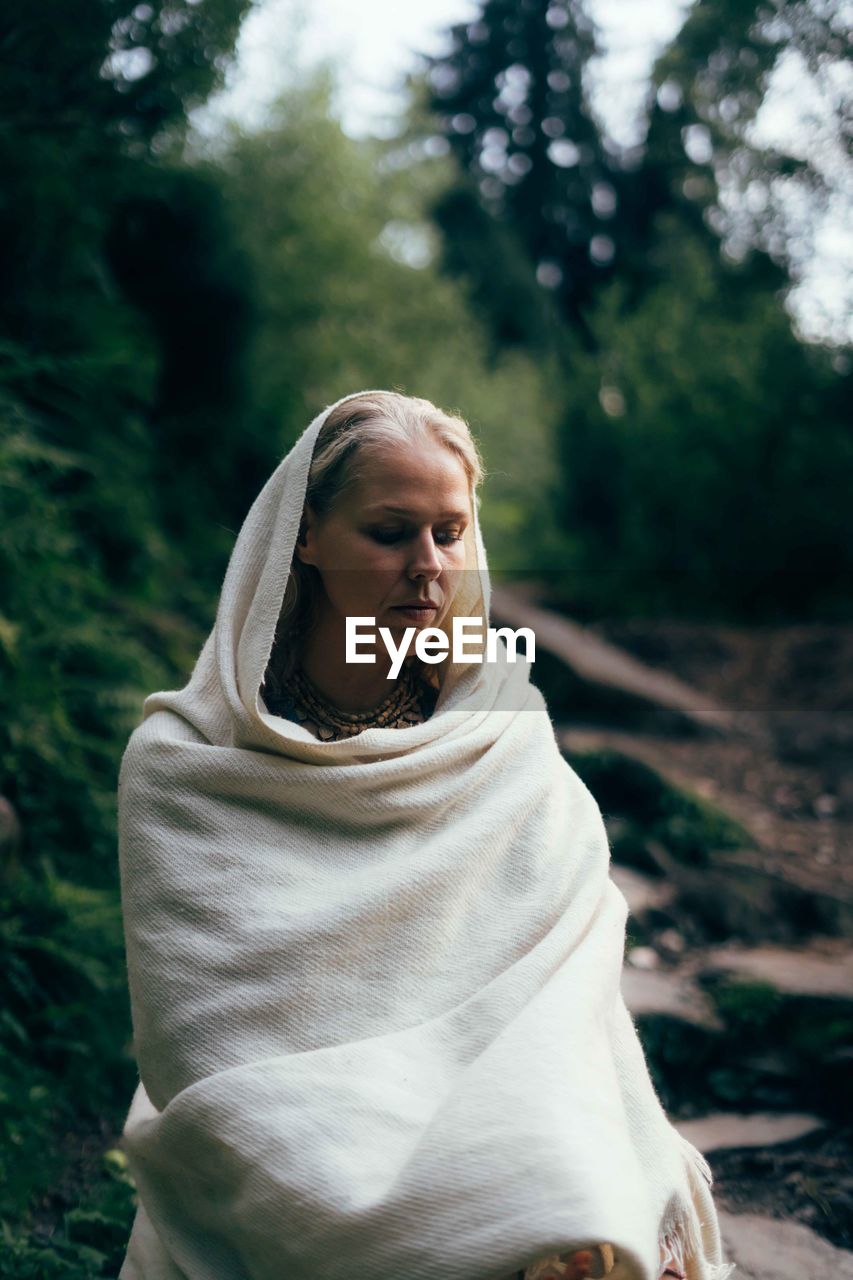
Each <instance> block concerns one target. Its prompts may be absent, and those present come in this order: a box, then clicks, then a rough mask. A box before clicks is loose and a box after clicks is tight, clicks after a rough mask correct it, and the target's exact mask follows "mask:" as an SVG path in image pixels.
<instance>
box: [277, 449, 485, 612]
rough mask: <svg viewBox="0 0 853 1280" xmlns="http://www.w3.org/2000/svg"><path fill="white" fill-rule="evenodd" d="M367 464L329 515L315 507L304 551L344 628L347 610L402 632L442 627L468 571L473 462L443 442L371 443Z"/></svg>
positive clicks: (363, 463)
mask: <svg viewBox="0 0 853 1280" xmlns="http://www.w3.org/2000/svg"><path fill="white" fill-rule="evenodd" d="M360 463H361V470H360V474H359V475H358V477H357V478H356V479H355V480H354V481H353V483H352V484H351V485H349V486H347V488H346V489H345V490H344V492H343V493H341V494H340V495H339V496H338V498H337V499H336V500H335V502H334V503H333V504H332V507H331V509H330V511H328V512H327V513H326V515H325V516H324V517H323V518H322V519H319V518H317V516H316V515H315V513H314V512H313V511H312V510H311V508H310V507H308V508H306V532H305V538H304V542H303V543H298V544H297V547H296V554H297V555H298V556H299V558H300V559H301V560H302V561H303V562H304V563H305V564H312V565H314V567H315V568H316V570H317V572H318V573H319V575H320V578H321V579H322V583H323V587H324V590H325V601H324V606H323V607H324V608H325V609H326V610H327V611H331V613H332V615H333V616H334V619H335V621H336V622H339V623H340V626H341V628H343V626H344V621H343V620H344V619H346V618H347V617H369V618H375V619H376V626H377V627H383V626H384V627H388V628H389V629H390V630H391V632H392V633H393V634H398V633H402V632H403V631H404V630H405V628H406V627H412V626H414V627H416V628H418V629H420V628H422V627H436V626H440V625H441V623H442V621H443V619H444V617H445V616H446V614H447V611H448V609H449V608H450V604H451V601H452V599H453V596H454V593H455V590H456V584H457V575H458V574H459V572H460V571H461V570H463V569H464V568H465V544H464V541H463V534H464V532H465V530H466V528H467V527H468V525H469V524H470V522H471V519H472V514H471V500H470V497H469V491H468V477H467V475H466V472H465V468H464V467H463V465H462V462H461V461H460V459H459V458H458V457H457V455H456V454H455V453H453V452H452V450H450V449H448V448H446V447H445V446H444V445H442V444H440V443H439V442H437V441H436V442H435V443H434V444H432V443H430V444H428V445H421V444H406V445H400V446H396V447H394V448H390V447H388V448H386V447H381V448H380V447H378V446H372V447H370V446H368V447H366V448H365V452H364V454H363V455H362V457H361V459H360ZM418 602H420V605H421V607H412V606H417V605H418Z"/></svg>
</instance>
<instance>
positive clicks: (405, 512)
mask: <svg viewBox="0 0 853 1280" xmlns="http://www.w3.org/2000/svg"><path fill="white" fill-rule="evenodd" d="M367 509H368V511H387V512H388V513H389V514H390V515H395V516H407V517H408V516H417V515H418V514H419V513H418V512H417V511H412V510H411V509H410V508H409V507H394V506H391V505H389V504H388V503H385V502H383V503H381V504H377V505H376V506H375V507H368V508H367ZM468 518H469V512H467V511H442V513H441V514H440V515H439V516H438V517H437V519H438V520H468Z"/></svg>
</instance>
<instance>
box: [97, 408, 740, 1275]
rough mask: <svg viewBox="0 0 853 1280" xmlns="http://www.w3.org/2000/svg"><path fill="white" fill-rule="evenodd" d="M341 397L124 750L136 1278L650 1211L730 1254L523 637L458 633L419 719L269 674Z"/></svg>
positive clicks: (439, 1268) (517, 1263) (649, 1269)
mask: <svg viewBox="0 0 853 1280" xmlns="http://www.w3.org/2000/svg"><path fill="white" fill-rule="evenodd" d="M330 407H331V406H330ZM326 412H328V409H327V410H326V411H324V413H322V414H320V415H319V416H318V417H317V418H316V419H315V420H314V422H312V423H311V425H310V426H309V427H308V428H307V430H306V431H305V433H304V434H303V436H302V437H301V438H300V440H299V441H298V442H297V444H296V445H295V446H294V448H293V449H292V450H291V451H290V453H289V454H288V456H287V457H286V458H285V459H284V461H283V462H282V463H281V464H280V466H279V467H278V468H277V470H276V471H275V472H274V474H273V476H272V477H271V479H270V480H269V481H268V483H267V485H266V486H265V488H264V489H263V490H262V492H261V494H260V495H259V497H258V499H257V501H256V502H255V504H254V506H253V508H252V510H251V512H250V513H249V515H248V516H247V518H246V521H245V523H244V525H243V528H242V530H241V532H240V535H239V537H238V539H237V543H236V545H235V548H234V552H233V554H232V557H231V561H230V564H229V567H228V571H227V574H226V577H225V582H224V585H223V590H222V596H221V600H220V605H219V610H218V613H217V618H216V624H215V627H214V630H213V632H212V634H211V636H210V638H209V639H208V641H207V643H206V644H205V647H204V649H203V651H202V653H201V656H200V658H199V661H198V663H197V665H196V668H195V671H194V673H193V675H192V678H191V679H190V682H189V684H188V685H187V686H186V688H185V689H183V690H180V691H178V692H174V693H161V694H155V695H153V696H152V697H150V698H149V699H148V700H147V701H146V704H145V708H144V718H143V722H142V724H141V725H140V726H139V728H138V729H137V730H136V731H135V733H134V734H133V736H132V738H131V740H130V743H129V744H128V748H127V751H126V753H125V757H124V761H123V764H122V772H121V780H120V789H119V816H120V846H119V852H120V869H121V887H122V905H123V911H124V921H125V934H126V942H127V960H128V971H129V979H130V992H131V1005H132V1014H133V1026H134V1041H135V1049H136V1054H137V1058H138V1063H139V1071H140V1078H141V1082H140V1085H139V1088H138V1090H137V1093H136V1095H135V1097H134V1100H133V1104H132V1106H131V1108H130V1113H129V1115H128V1118H127V1122H126V1124H125V1128H124V1134H123V1138H122V1142H123V1145H124V1149H125V1151H126V1153H127V1156H128V1160H129V1163H130V1168H131V1171H132V1173H133V1175H134V1177H135V1179H136V1182H137V1186H138V1189H139V1194H140V1208H139V1210H138V1213H137V1219H136V1223H135V1226H134V1230H133V1234H132V1236H131V1241H130V1245H129V1248H128V1253H127V1257H126V1260H125V1264H124V1267H123V1269H122V1272H121V1277H122V1280H490V1278H493V1277H495V1276H503V1275H506V1274H507V1273H510V1272H512V1271H513V1270H515V1269H520V1268H522V1267H523V1266H524V1265H525V1264H527V1263H529V1262H531V1261H533V1260H535V1259H536V1258H542V1257H545V1256H547V1255H549V1254H552V1253H553V1254H556V1253H560V1252H564V1251H567V1250H570V1249H572V1248H575V1249H581V1248H589V1247H591V1246H593V1245H596V1244H599V1243H601V1242H609V1243H610V1244H611V1245H612V1247H613V1253H614V1258H615V1265H614V1268H613V1270H612V1272H611V1275H612V1277H613V1280H656V1277H657V1276H658V1271H659V1252H660V1244H661V1242H662V1241H663V1239H664V1237H665V1236H668V1237H669V1238H677V1239H678V1240H679V1241H680V1242H681V1246H682V1249H683V1255H684V1264H685V1268H686V1270H687V1274H688V1276H689V1277H690V1280H722V1278H723V1276H724V1275H725V1274H726V1271H727V1268H726V1267H724V1266H723V1264H722V1259H721V1257H720V1244H719V1234H718V1231H717V1223H716V1215H715V1212H714V1208H713V1204H712V1201H711V1197H710V1192H709V1185H710V1174H709V1172H708V1168H707V1165H706V1164H705V1163H704V1161H703V1160H702V1158H701V1156H699V1155H698V1153H697V1152H695V1151H694V1150H693V1148H692V1147H690V1146H688V1144H686V1143H685V1142H684V1141H683V1139H681V1138H680V1137H679V1135H678V1134H677V1133H676V1131H675V1130H674V1129H673V1128H672V1126H671V1125H670V1124H669V1122H668V1120H667V1118H666V1116H665V1115H664V1112H663V1110H662V1109H661V1106H660V1103H659V1101H658V1099H657V1097H656V1095H655V1092H654V1090H653V1087H652V1084H651V1081H650V1079H649V1075H648V1071H647V1068H646V1064H645V1061H644V1058H643V1054H642V1050H641V1047H640V1044H639V1041H638V1039H637V1035H636V1032H635V1029H634V1026H633V1023H632V1021H631V1018H630V1016H629V1014H628V1012H627V1010H626V1008H625V1005H624V1003H623V1001H622V998H621V995H620V991H619V982H620V973H621V965H622V954H623V945H624V933H625V918H626V911H627V908H626V903H625V900H624V898H623V896H622V894H621V893H620V892H619V890H618V889H617V888H616V887H615V885H614V884H613V882H612V881H611V880H610V878H609V851H608V845H607V837H606V833H605V829H604V825H603V822H602V818H601V814H600V812H599V809H598V806H597V805H596V803H595V801H594V799H593V797H592V796H591V795H590V793H589V791H588V790H587V789H586V787H585V786H584V784H583V783H582V782H581V781H580V779H579V778H578V776H577V775H576V774H575V773H574V772H573V770H572V769H571V768H570V767H569V765H568V764H567V763H566V761H565V760H564V759H563V758H562V756H561V754H560V751H559V749H558V746H557V742H556V739H555V736H554V732H553V727H552V725H551V722H550V719H549V717H548V713H547V709H546V707H545V704H544V702H543V700H542V697H541V695H540V693H539V692H538V691H537V690H536V688H535V687H534V686H533V685H532V684H531V683H530V680H529V669H528V667H527V664H526V663H524V662H519V663H517V664H512V663H510V662H508V661H506V654H505V651H504V650H503V649H501V650H500V652H501V653H502V654H503V660H502V661H499V662H497V663H495V664H483V665H471V666H463V665H461V664H460V665H459V666H457V667H454V666H452V665H448V666H447V667H446V668H445V669H444V670H443V672H442V688H441V693H440V695H439V698H438V702H437V705H436V709H435V712H434V713H433V715H432V716H431V717H430V719H429V720H427V721H426V722H425V723H423V724H419V725H414V726H412V727H410V728H406V729H390V728H388V729H385V728H380V729H369V730H366V731H365V732H363V733H361V734H358V735H357V736H355V737H353V738H349V739H344V740H341V741H334V742H320V741H318V740H316V739H315V738H313V737H312V735H311V734H310V733H309V732H308V731H307V730H306V729H304V728H302V727H301V726H299V725H297V724H295V723H290V722H288V721H285V720H282V719H280V718H277V717H275V716H272V715H270V714H269V713H268V712H267V711H266V709H265V708H264V706H263V704H262V702H260V701H259V696H258V693H259V689H260V686H261V684H262V681H263V678H264V672H265V669H266V664H267V659H268V657H269V654H270V650H271V646H272V643H273V637H274V633H275V628H276V622H277V619H278V614H279V610H280V607H281V601H282V597H283V594H284V589H285V585H286V582H287V575H288V572H289V566H290V563H291V558H292V554H293V547H294V544H295V541H296V537H297V533H298V527H299V519H300V515H301V512H302V504H303V500H304V494H305V485H306V479H307V473H308V467H309V464H310V460H311V453H312V449H313V445H314V441H315V439H316V435H317V432H318V430H319V428H320V426H321V425H322V422H323V420H324V418H325V413H326ZM467 551H468V566H469V570H470V572H469V573H467V574H466V575H465V577H464V582H463V585H462V586H461V588H460V591H459V593H458V597H457V599H456V600H455V602H454V612H455V613H458V614H462V615H465V616H481V617H483V618H487V617H488V603H489V587H488V573H487V568H486V559H485V552H484V549H483V545H482V539H481V537H480V532H479V525H478V522H477V519H476V512H475V519H474V522H473V524H472V526H471V528H470V529H469V532H468V535H467Z"/></svg>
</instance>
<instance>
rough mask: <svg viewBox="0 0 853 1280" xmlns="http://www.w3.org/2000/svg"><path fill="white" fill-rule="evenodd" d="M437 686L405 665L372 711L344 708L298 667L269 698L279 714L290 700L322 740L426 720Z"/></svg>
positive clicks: (305, 724) (298, 716)
mask: <svg viewBox="0 0 853 1280" xmlns="http://www.w3.org/2000/svg"><path fill="white" fill-rule="evenodd" d="M436 696H437V690H436V689H434V688H431V687H430V686H428V685H427V684H425V683H424V682H423V681H422V680H420V679H419V678H418V677H417V675H416V674H415V672H414V671H413V669H412V668H411V667H409V666H407V667H404V668H403V672H402V674H401V676H400V679H399V681H398V683H397V684H396V685H395V687H394V688H393V689H392V690H391V692H390V693H389V694H387V696H386V697H384V698H383V699H382V701H381V702H380V703H379V704H378V706H375V707H371V709H370V710H369V711H341V710H340V708H339V707H336V706H334V705H333V703H331V702H328V701H327V700H326V698H324V697H323V695H322V694H321V693H320V691H319V689H317V687H316V686H315V685H313V684H312V683H311V681H310V680H309V679H308V677H307V676H306V675H305V673H304V672H303V671H302V670H301V668H297V669H296V670H295V671H294V672H293V673H292V674H291V675H290V676H289V677H288V678H287V680H285V681H283V682H282V684H281V685H280V688H279V691H278V693H277V696H276V697H274V698H273V699H271V700H270V699H269V698H268V699H267V701H268V705H269V710H270V711H271V712H272V714H273V715H275V714H278V711H277V706H278V705H280V704H281V703H282V702H285V701H289V702H290V703H291V704H292V710H293V714H294V716H295V718H296V719H297V720H298V721H299V723H300V724H301V725H303V727H304V728H306V729H308V730H309V732H310V733H313V734H314V735H315V736H316V737H318V738H319V739H320V740H321V741H322V742H333V741H338V740H339V739H341V738H352V737H354V736H355V734H357V733H362V732H363V730H365V729H406V728H409V727H410V726H411V725H414V724H423V722H424V720H426V719H427V718H428V717H429V716H430V715H431V714H432V710H433V707H434V705H435V700H436Z"/></svg>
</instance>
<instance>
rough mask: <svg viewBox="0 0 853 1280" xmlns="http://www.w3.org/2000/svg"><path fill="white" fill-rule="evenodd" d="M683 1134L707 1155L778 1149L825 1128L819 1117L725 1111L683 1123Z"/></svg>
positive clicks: (679, 1127) (680, 1123)
mask: <svg viewBox="0 0 853 1280" xmlns="http://www.w3.org/2000/svg"><path fill="white" fill-rule="evenodd" d="M676 1128H677V1129H678V1131H679V1133H680V1134H682V1135H683V1137H685V1138H686V1139H687V1141H688V1142H692V1143H693V1146H694V1147H697V1148H698V1150H699V1151H701V1152H703V1153H704V1154H705V1155H707V1154H708V1152H710V1151H726V1150H733V1149H735V1148H738V1147H775V1146H778V1145H779V1144H780V1143H782V1142H793V1141H794V1140H795V1139H796V1138H803V1137H805V1135H806V1134H807V1133H814V1132H815V1130H817V1129H822V1128H823V1121H822V1120H819V1119H818V1117H817V1116H807V1115H796V1114H790V1113H781V1114H780V1113H779V1112H773V1111H766V1112H757V1113H753V1114H750V1115H743V1114H739V1113H737V1112H733V1111H732V1112H728V1111H723V1112H720V1113H719V1114H717V1115H710V1116H702V1117H701V1118H700V1119H698V1120H679V1121H678V1122H677V1123H676Z"/></svg>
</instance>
